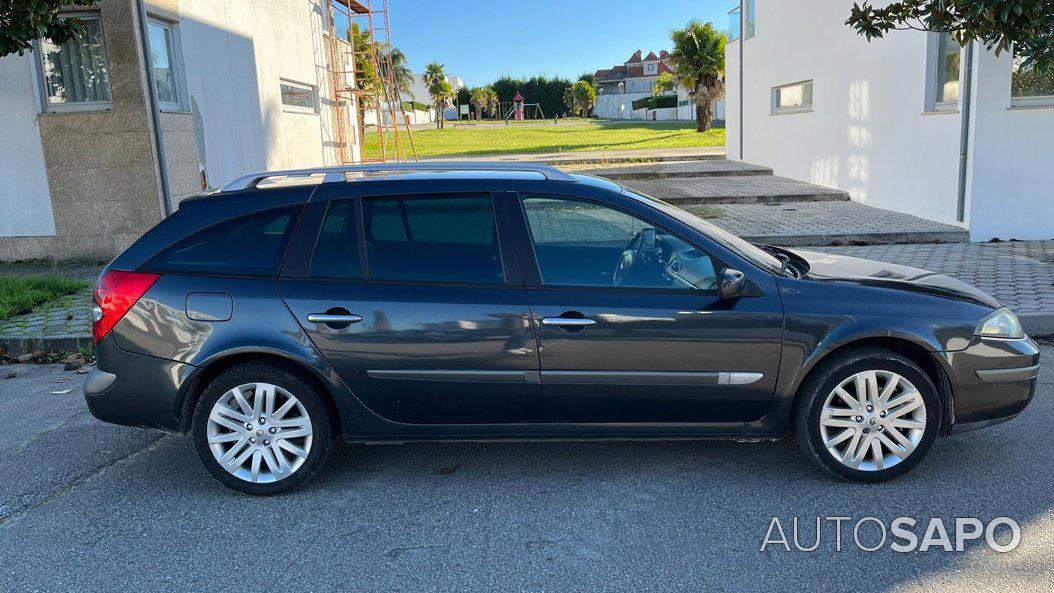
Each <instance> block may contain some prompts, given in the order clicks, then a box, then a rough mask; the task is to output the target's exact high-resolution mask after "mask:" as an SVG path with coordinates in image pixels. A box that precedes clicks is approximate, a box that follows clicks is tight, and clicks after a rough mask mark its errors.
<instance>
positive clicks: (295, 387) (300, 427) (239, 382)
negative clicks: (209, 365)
mask: <svg viewBox="0 0 1054 593" xmlns="http://www.w3.org/2000/svg"><path fill="white" fill-rule="evenodd" d="M332 421H333V418H332V417H331V414H330V412H329V409H328V407H327V406H326V402H325V401H324V400H323V399H322V395H321V394H319V393H318V392H317V391H316V390H315V389H314V388H313V387H312V386H311V385H309V384H308V383H307V382H306V381H304V380H303V379H301V378H300V377H299V376H297V375H296V374H294V373H291V372H289V371H287V370H285V369H282V368H280V367H277V366H273V365H269V364H263V363H243V364H239V365H236V366H233V367H231V368H229V369H227V370H226V371H224V372H222V373H221V374H220V375H219V376H217V377H216V378H215V379H213V380H212V382H211V383H209V385H208V386H207V387H206V388H205V391H204V393H202V395H201V400H200V401H199V402H198V405H197V407H196V408H195V410H194V422H193V425H192V428H191V432H192V437H193V439H194V447H195V448H196V449H197V452H198V457H200V458H201V462H202V463H203V464H204V465H205V468H206V469H207V470H208V471H209V473H211V474H212V476H213V477H215V478H216V479H217V480H219V481H220V482H221V483H222V484H223V485H224V486H227V487H228V488H231V489H232V490H237V491H238V492H244V493H246V494H260V495H267V494H277V493H279V492H284V491H286V490H290V489H293V488H296V487H297V486H300V485H301V484H303V483H304V482H307V481H308V480H310V479H311V478H312V477H313V476H314V475H315V474H316V473H317V472H318V471H319V470H320V469H321V468H322V466H323V465H324V464H325V462H326V459H327V458H328V456H329V451H330V447H331V446H332V440H333V429H332Z"/></svg>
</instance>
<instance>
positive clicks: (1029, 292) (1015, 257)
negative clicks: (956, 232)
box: [808, 240, 1054, 336]
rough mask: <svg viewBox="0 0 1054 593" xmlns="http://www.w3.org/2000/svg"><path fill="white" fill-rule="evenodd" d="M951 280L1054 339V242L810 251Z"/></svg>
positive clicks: (1027, 327) (826, 248)
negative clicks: (928, 272) (994, 300)
mask: <svg viewBox="0 0 1054 593" xmlns="http://www.w3.org/2000/svg"><path fill="white" fill-rule="evenodd" d="M808 249H812V250H814V251H826V252H831V253H838V254H842V255H851V256H854V257H863V258H867V259H877V260H879V261H887V262H891V263H897V264H903V265H906V266H914V267H916V268H923V269H926V270H931V271H934V272H940V273H942V274H947V275H949V276H954V277H955V278H958V279H960V280H962V281H964V282H968V283H970V284H972V285H974V286H976V287H977V288H980V289H981V290H983V291H985V292H987V293H988V294H991V295H992V296H994V297H996V298H997V299H999V300H1000V301H1002V303H1003V304H1004V305H1006V306H1008V307H1010V308H1011V309H1013V310H1014V312H1015V313H1017V314H1018V316H1020V317H1021V322H1022V323H1023V324H1024V325H1025V329H1026V330H1027V331H1028V332H1029V333H1030V334H1032V335H1036V336H1040V335H1054V240H1052V241H1008V242H1005V243H952V244H944V245H869V246H864V247H812V248H808Z"/></svg>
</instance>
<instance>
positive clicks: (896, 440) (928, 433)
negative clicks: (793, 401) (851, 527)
mask: <svg viewBox="0 0 1054 593" xmlns="http://www.w3.org/2000/svg"><path fill="white" fill-rule="evenodd" d="M940 418H941V401H940V398H939V396H938V394H937V388H936V387H934V385H933V381H931V380H930V378H929V376H927V375H926V373H925V372H923V371H922V369H920V368H919V367H918V366H917V365H916V364H915V363H913V362H911V361H910V360H909V359H907V358H905V357H904V356H901V355H899V354H897V353H895V352H892V351H889V350H884V349H877V348H867V349H859V350H852V351H849V352H846V353H844V354H840V355H837V356H836V357H835V358H833V359H831V360H830V361H827V362H825V363H823V366H822V367H821V368H820V369H819V370H818V372H817V373H816V374H815V375H813V376H812V377H811V378H810V379H809V381H808V382H807V383H806V384H805V385H804V386H803V387H802V391H801V393H800V399H799V401H798V406H797V408H796V410H795V417H794V430H795V439H796V440H797V443H798V447H799V448H800V449H801V450H802V451H803V452H805V454H806V455H807V456H808V457H809V458H810V459H811V460H812V461H813V462H814V463H816V464H817V465H819V466H820V467H822V468H823V469H825V470H827V471H829V472H831V473H832V474H834V475H835V476H838V477H839V478H842V479H844V480H849V481H853V482H882V481H884V480H889V479H892V478H895V477H897V476H900V475H903V474H904V473H906V472H907V471H908V470H910V469H911V468H912V467H914V466H915V465H916V464H917V463H918V462H919V461H920V460H921V459H922V458H923V457H924V456H925V455H926V452H927V451H929V448H930V446H931V445H932V444H933V440H934V438H936V436H937V431H938V430H939V428H940Z"/></svg>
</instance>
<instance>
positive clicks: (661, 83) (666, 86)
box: [651, 72, 677, 97]
mask: <svg viewBox="0 0 1054 593" xmlns="http://www.w3.org/2000/svg"><path fill="white" fill-rule="evenodd" d="M676 86H677V81H676V80H674V79H673V75H672V74H670V73H669V72H662V73H660V74H659V75H658V76H657V77H655V84H654V85H653V86H652V87H651V96H653V97H657V96H659V95H661V94H663V93H665V92H668V91H672V90H673V89H674V87H676Z"/></svg>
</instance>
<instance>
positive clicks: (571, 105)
mask: <svg viewBox="0 0 1054 593" xmlns="http://www.w3.org/2000/svg"><path fill="white" fill-rule="evenodd" d="M564 105H565V106H567V112H568V113H570V114H571V116H572V117H573V116H574V115H575V92H574V89H573V88H572V87H570V86H569V87H567V88H566V89H564Z"/></svg>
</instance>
